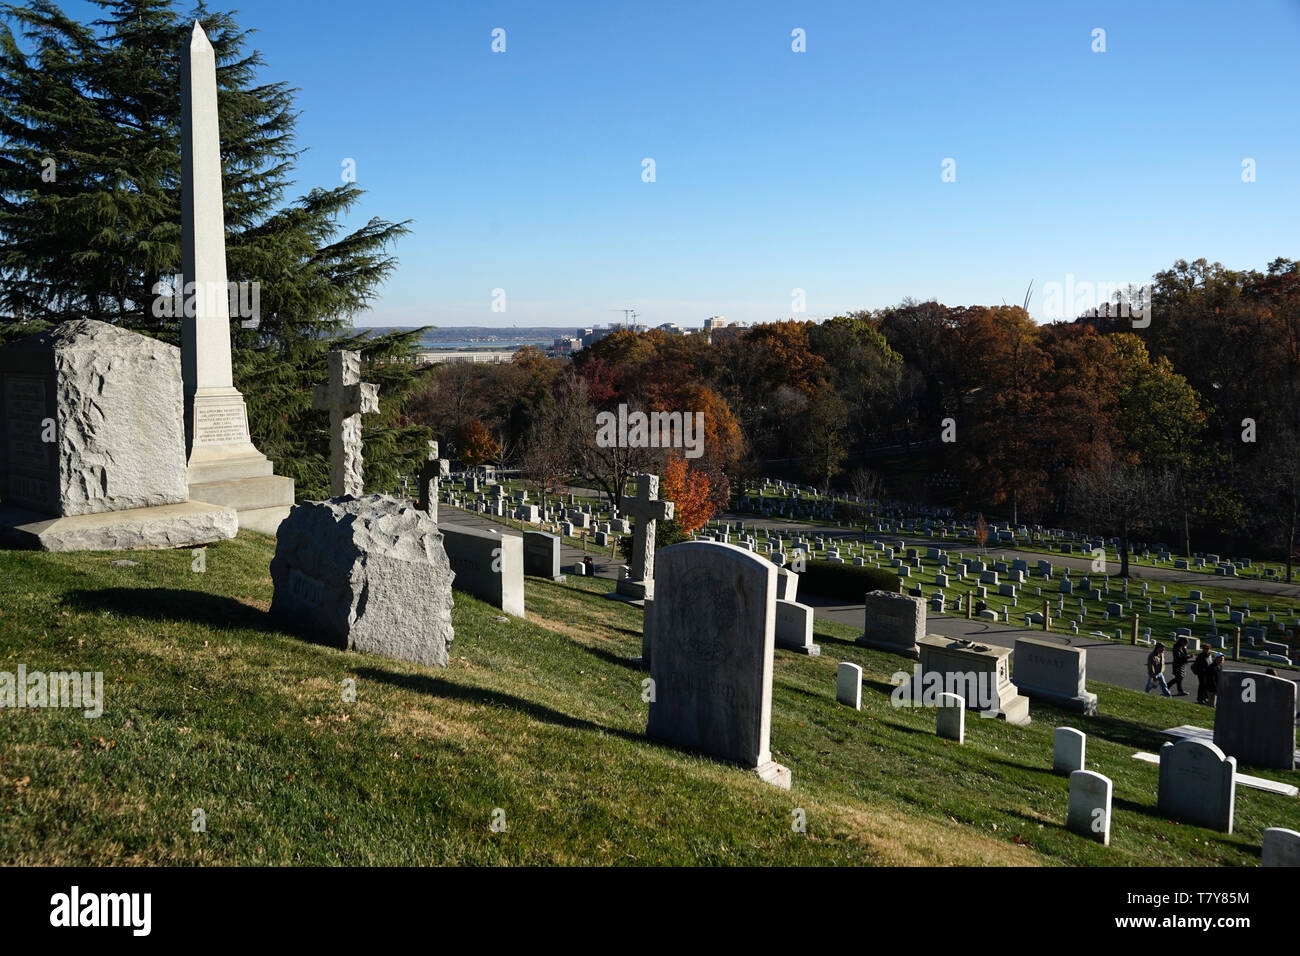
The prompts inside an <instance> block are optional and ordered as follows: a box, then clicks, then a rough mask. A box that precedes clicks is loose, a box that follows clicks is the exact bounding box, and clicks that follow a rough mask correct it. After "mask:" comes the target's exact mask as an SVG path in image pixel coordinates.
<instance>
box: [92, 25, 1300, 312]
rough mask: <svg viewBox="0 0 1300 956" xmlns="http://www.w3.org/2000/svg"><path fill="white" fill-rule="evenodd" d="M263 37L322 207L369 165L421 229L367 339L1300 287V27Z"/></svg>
mask: <svg viewBox="0 0 1300 956" xmlns="http://www.w3.org/2000/svg"><path fill="white" fill-rule="evenodd" d="M216 5H217V4H214V6H216ZM79 7H81V4H79V3H73V4H69V5H68V7H67V9H69V10H70V11H76V10H78V9H79ZM237 9H238V10H239V19H240V21H241V22H242V23H243V24H245V25H246V26H250V27H254V28H256V29H257V30H258V34H257V35H256V37H255V41H254V42H255V45H256V46H257V48H258V49H260V50H261V51H262V52H263V54H264V56H265V58H266V60H267V64H268V68H267V71H266V78H267V79H275V80H285V81H288V82H289V83H291V84H292V85H293V86H295V87H298V88H299V89H300V92H299V94H298V96H297V105H298V107H299V109H300V110H301V111H302V114H303V115H302V118H301V122H300V127H299V137H300V143H301V145H302V146H305V147H307V148H308V149H309V152H308V153H307V154H306V155H305V156H304V157H303V158H302V160H301V162H300V164H299V166H298V169H297V175H298V180H299V189H300V191H306V190H307V189H309V188H311V187H313V186H318V185H319V186H324V185H330V184H332V183H337V182H339V179H340V175H341V171H342V163H343V161H344V160H345V159H348V158H351V159H354V160H355V161H356V172H357V182H358V184H359V185H361V186H362V187H364V188H365V190H366V195H365V198H364V201H363V204H362V208H360V209H359V210H358V212H357V215H356V217H354V223H355V222H361V221H364V220H365V219H367V218H369V217H370V216H381V217H384V218H387V219H408V218H409V219H412V220H414V223H413V232H412V234H411V235H410V236H409V237H407V238H406V239H404V240H403V241H402V242H401V243H399V245H398V246H397V249H396V252H397V255H398V256H399V258H400V266H399V268H398V270H397V271H396V273H395V274H394V276H393V277H392V279H391V280H390V281H389V283H388V284H387V286H386V287H385V288H384V290H383V292H382V294H381V296H380V297H379V299H378V300H377V301H376V302H375V304H374V308H373V311H372V312H370V313H369V314H368V315H365V316H362V317H360V323H361V324H367V325H418V324H432V325H441V326H454V325H484V326H488V325H495V326H510V325H515V324H517V325H520V326H527V325H576V326H581V325H590V324H594V323H606V322H610V321H616V320H620V319H621V315H619V314H617V313H616V312H615V311H613V310H617V309H623V308H635V309H637V310H638V311H639V312H640V313H641V317H642V321H644V322H647V323H649V324H652V325H654V324H659V323H661V322H677V323H681V324H684V325H691V326H698V325H699V324H700V323H701V322H702V320H703V319H704V318H705V317H707V316H709V315H715V314H721V315H725V316H727V317H728V318H729V319H735V320H740V321H746V322H748V321H766V320H772V319H777V318H787V317H790V316H792V315H796V314H797V313H795V312H794V311H793V296H792V290H794V289H803V290H804V291H805V296H806V306H805V308H806V312H804V313H802V315H803V316H804V317H821V316H828V315H833V314H836V313H838V312H843V311H845V310H849V309H857V308H877V307H882V306H886V305H890V304H894V303H897V302H898V301H900V300H901V299H902V298H904V297H905V296H913V297H916V298H921V299H924V298H930V297H934V298H938V299H940V300H941V301H944V302H947V303H949V304H974V303H980V304H997V303H1000V302H1002V301H1004V300H1005V301H1006V302H1008V303H1019V302H1020V301H1021V300H1022V298H1023V296H1024V293H1025V288H1026V286H1027V285H1028V283H1029V281H1030V280H1031V279H1032V280H1034V282H1035V288H1036V289H1039V290H1041V289H1042V288H1044V286H1045V284H1046V283H1050V282H1057V283H1060V284H1064V283H1065V282H1066V281H1067V276H1073V277H1074V281H1075V282H1076V283H1080V282H1097V283H1100V282H1115V283H1120V282H1143V281H1146V280H1148V279H1149V278H1150V276H1151V275H1152V273H1154V272H1155V271H1157V270H1159V269H1164V268H1167V267H1169V266H1170V265H1171V264H1172V263H1173V262H1174V261H1175V260H1176V259H1179V258H1187V259H1193V258H1198V257H1205V258H1207V259H1210V260H1211V261H1213V260H1219V261H1221V262H1223V263H1224V264H1225V265H1227V266H1230V267H1235V268H1259V269H1263V268H1264V267H1265V266H1266V265H1267V263H1268V262H1269V261H1270V260H1272V259H1273V258H1275V257H1277V256H1287V257H1288V258H1300V239H1298V238H1297V234H1296V224H1297V222H1300V123H1297V113H1298V112H1300V101H1298V100H1297V91H1300V0H1243V2H1235V3H1223V2H1199V0H1191V2H1189V0H1182V2H1134V0H1128V2H1118V3H1111V2H1102V3H1098V2H1089V3H1081V2H1070V0H1052V2H1047V3H1044V2H1041V0H1039V2H1015V3H998V2H994V0H989V2H980V3H969V2H942V3H911V2H894V3H888V4H885V3H876V2H867V0H859V2H808V3H795V2H763V0H759V2H744V3H741V2H717V3H713V2H700V0H695V2H690V3H671V2H670V3H661V2H655V3H641V2H638V3H624V2H615V0H605V2H591V3H586V2H583V3H575V2H555V3H540V2H531V3H492V2H463V3H462V2H442V0H432V2H428V0H425V2H409V0H368V2H365V3H360V2H356V0H312V2H296V0H295V2H286V0H245V2H243V3H241V4H240V5H239V6H238V7H237ZM498 27H499V28H502V29H504V30H505V31H506V34H505V37H506V52H505V53H493V52H492V49H491V44H492V31H493V29H494V28H498ZM796 28H800V29H802V30H804V31H805V33H806V47H807V49H806V52H803V53H796V52H793V51H792V49H791V44H792V38H791V31H792V30H794V29H796ZM1097 28H1101V29H1104V30H1105V45H1106V50H1105V52H1104V53H1097V52H1093V49H1092V47H1093V44H1094V39H1093V31H1094V29H1097ZM647 157H648V158H652V159H653V160H654V161H655V176H656V181H655V182H653V183H647V182H643V181H642V161H643V159H645V158H647ZM949 158H951V159H953V160H955V164H956V165H955V173H956V179H955V181H954V182H943V181H942V178H941V174H942V172H943V167H942V164H943V161H944V160H945V159H949ZM1247 158H1249V159H1253V160H1254V161H1255V168H1256V174H1255V175H1256V181H1255V182H1251V183H1245V182H1243V181H1242V162H1243V160H1244V159H1247ZM494 289H504V290H505V304H506V311H505V312H504V313H501V312H493V311H492V308H491V306H492V301H493V299H492V297H493V290H494ZM1043 304H1044V297H1043V295H1042V294H1041V293H1037V292H1036V294H1035V297H1034V300H1033V303H1032V304H1031V311H1032V312H1034V313H1035V314H1036V315H1040V316H1041V314H1042V307H1043Z"/></svg>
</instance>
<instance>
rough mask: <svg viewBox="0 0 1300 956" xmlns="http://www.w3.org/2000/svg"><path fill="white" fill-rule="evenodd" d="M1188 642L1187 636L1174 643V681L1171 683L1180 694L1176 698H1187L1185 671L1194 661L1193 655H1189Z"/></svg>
mask: <svg viewBox="0 0 1300 956" xmlns="http://www.w3.org/2000/svg"><path fill="white" fill-rule="evenodd" d="M1187 647H1188V641H1187V636H1186V635H1185V634H1180V635H1178V640H1176V641H1174V679H1173V680H1172V681H1170V682H1169V683H1170V686H1171V687H1177V688H1178V693H1177V694H1174V696H1175V697H1186V696H1187V691H1185V690H1183V671H1184V670H1185V669H1186V667H1187V662H1188V661H1190V660H1191V659H1192V655H1191V654H1189V653H1187Z"/></svg>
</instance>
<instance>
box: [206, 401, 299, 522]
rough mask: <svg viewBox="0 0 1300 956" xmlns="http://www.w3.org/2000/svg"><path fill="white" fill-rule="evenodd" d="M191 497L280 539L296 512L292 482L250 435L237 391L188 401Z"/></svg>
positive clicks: (243, 406)
mask: <svg viewBox="0 0 1300 956" xmlns="http://www.w3.org/2000/svg"><path fill="white" fill-rule="evenodd" d="M185 406H186V407H185V416H186V417H185V421H186V422H187V423H188V424H189V434H188V435H187V437H188V439H189V446H190V455H189V464H188V469H187V478H188V480H189V491H190V498H191V499H197V500H199V501H206V502H210V503H212V504H214V505H221V506H223V507H226V508H233V509H234V510H235V511H236V512H237V514H238V515H239V526H240V527H242V528H249V529H251V530H253V531H260V532H261V533H262V534H268V535H271V536H274V535H275V532H276V529H277V528H279V526H280V522H281V521H283V520H284V519H285V518H287V517H288V516H289V509H290V508H292V507H293V503H294V497H293V479H292V478H286V477H284V476H283V475H276V474H273V467H272V465H271V461H270V459H268V458H267V457H266V456H265V455H263V454H262V453H261V452H260V451H258V450H257V447H256V446H255V445H254V444H253V443H252V441H251V439H250V438H249V434H248V411H247V409H246V407H245V405H244V396H243V395H241V394H240V393H239V390H238V389H236V388H233V387H226V388H204V389H200V390H199V391H198V392H196V393H195V394H194V395H190V396H186V399H185Z"/></svg>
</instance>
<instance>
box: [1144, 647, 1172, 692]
mask: <svg viewBox="0 0 1300 956" xmlns="http://www.w3.org/2000/svg"><path fill="white" fill-rule="evenodd" d="M1152 687H1159V688H1160V692H1161V693H1162V694H1164V695H1165V696H1166V697H1172V696H1174V695H1173V694H1171V693H1169V685H1168V684H1166V683H1165V645H1164V644H1163V643H1161V642H1157V643H1156V646H1155V650H1153V651H1152V652H1151V653H1150V654H1148V655H1147V688H1146V690H1145V691H1143V693H1150V691H1151V688H1152Z"/></svg>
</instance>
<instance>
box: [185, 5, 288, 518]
mask: <svg viewBox="0 0 1300 956" xmlns="http://www.w3.org/2000/svg"><path fill="white" fill-rule="evenodd" d="M181 252H182V269H183V272H184V281H185V290H184V292H185V310H184V313H183V315H182V319H181V370H182V375H183V377H184V380H185V450H186V454H187V463H188V477H189V487H190V497H191V499H198V500H201V501H207V502H212V503H214V504H222V505H226V506H228V507H232V508H235V509H236V510H237V511H238V512H239V524H240V526H241V527H246V528H252V529H253V530H255V531H262V532H265V533H267V534H274V533H275V530H276V528H277V527H278V526H279V524H280V521H281V520H283V519H284V517H285V516H287V515H288V513H289V508H290V507H291V506H292V505H293V479H291V478H284V477H281V476H278V475H275V474H273V473H272V466H271V462H270V461H269V460H268V459H267V457H266V456H265V455H263V454H262V453H261V452H260V451H258V450H257V448H256V447H254V445H253V442H252V440H251V439H250V437H249V433H248V410H247V408H246V407H245V405H244V396H243V395H241V394H240V393H239V391H238V390H237V389H236V388H235V386H234V380H233V378H232V376H231V369H230V307H229V292H228V288H229V287H228V286H227V284H226V228H225V212H224V210H223V208H222V192H221V141H220V137H219V134H218V128H217V60H216V54H215V53H214V52H213V50H212V44H211V43H209V42H208V37H207V34H205V33H204V32H203V28H202V27H201V26H199V24H198V22H197V21H196V22H195V24H194V32H193V33H192V34H191V36H190V42H189V46H188V47H187V48H186V50H185V51H184V53H183V55H182V57H181Z"/></svg>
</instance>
